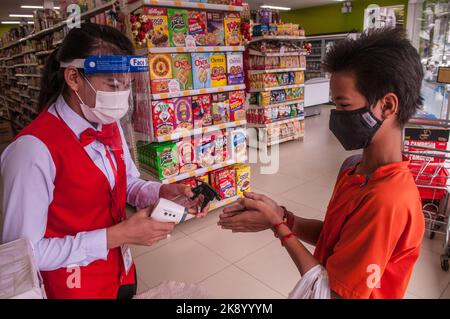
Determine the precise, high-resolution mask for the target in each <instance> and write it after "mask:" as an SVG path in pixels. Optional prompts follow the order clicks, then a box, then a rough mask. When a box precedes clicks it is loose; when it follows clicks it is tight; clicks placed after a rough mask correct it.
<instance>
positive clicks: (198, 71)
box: [191, 52, 211, 89]
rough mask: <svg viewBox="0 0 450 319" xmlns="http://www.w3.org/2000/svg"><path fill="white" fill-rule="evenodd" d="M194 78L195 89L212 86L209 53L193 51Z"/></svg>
mask: <svg viewBox="0 0 450 319" xmlns="http://www.w3.org/2000/svg"><path fill="white" fill-rule="evenodd" d="M191 58H192V80H193V82H194V89H205V88H209V87H211V69H210V54H209V53H203V52H202V53H192V54H191Z"/></svg>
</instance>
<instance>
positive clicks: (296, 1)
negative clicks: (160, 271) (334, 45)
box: [244, 0, 342, 9]
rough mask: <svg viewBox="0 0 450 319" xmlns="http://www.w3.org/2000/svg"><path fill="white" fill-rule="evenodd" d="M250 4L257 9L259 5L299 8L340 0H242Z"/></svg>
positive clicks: (340, 0)
mask: <svg viewBox="0 0 450 319" xmlns="http://www.w3.org/2000/svg"><path fill="white" fill-rule="evenodd" d="M244 2H248V3H249V4H250V8H251V9H258V8H259V6H261V5H264V4H266V5H273V6H281V7H289V8H291V9H300V8H307V7H318V6H323V5H326V4H332V3H339V2H342V0H244Z"/></svg>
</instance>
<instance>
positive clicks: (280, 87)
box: [249, 84, 305, 93]
mask: <svg viewBox="0 0 450 319" xmlns="http://www.w3.org/2000/svg"><path fill="white" fill-rule="evenodd" d="M304 86H305V84H292V85H283V86H273V87H267V88H259V89H250V90H249V92H250V93H255V92H268V91H276V90H283V89H295V88H301V87H304Z"/></svg>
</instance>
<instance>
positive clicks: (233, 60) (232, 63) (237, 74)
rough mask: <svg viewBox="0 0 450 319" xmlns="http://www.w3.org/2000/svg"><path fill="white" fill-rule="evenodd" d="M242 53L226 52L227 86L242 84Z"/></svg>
mask: <svg viewBox="0 0 450 319" xmlns="http://www.w3.org/2000/svg"><path fill="white" fill-rule="evenodd" d="M243 65H244V64H243V55H242V52H227V74H228V81H227V82H228V85H234V84H242V83H244V67H243Z"/></svg>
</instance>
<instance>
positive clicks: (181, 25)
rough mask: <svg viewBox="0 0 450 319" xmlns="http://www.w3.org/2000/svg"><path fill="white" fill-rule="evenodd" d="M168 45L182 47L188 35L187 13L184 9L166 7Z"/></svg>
mask: <svg viewBox="0 0 450 319" xmlns="http://www.w3.org/2000/svg"><path fill="white" fill-rule="evenodd" d="M167 15H168V19H169V38H170V45H171V46H173V47H184V46H185V45H186V42H185V41H186V36H187V35H188V13H187V10H185V9H173V8H169V9H167Z"/></svg>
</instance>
